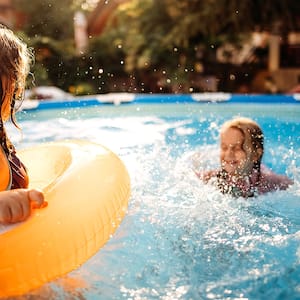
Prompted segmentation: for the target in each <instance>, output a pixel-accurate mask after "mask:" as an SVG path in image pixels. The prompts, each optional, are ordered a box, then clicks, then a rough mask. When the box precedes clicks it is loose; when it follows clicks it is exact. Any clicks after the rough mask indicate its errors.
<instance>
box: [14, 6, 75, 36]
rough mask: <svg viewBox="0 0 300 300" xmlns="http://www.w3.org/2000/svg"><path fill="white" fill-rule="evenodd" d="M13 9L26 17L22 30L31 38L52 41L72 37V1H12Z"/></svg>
mask: <svg viewBox="0 0 300 300" xmlns="http://www.w3.org/2000/svg"><path fill="white" fill-rule="evenodd" d="M13 2H14V5H15V7H16V8H17V9H18V10H20V11H22V12H23V13H24V14H25V15H26V20H27V21H26V22H25V24H24V26H25V27H24V29H23V30H25V32H26V34H27V35H28V36H31V37H36V36H47V37H52V38H53V39H65V38H72V37H73V16H74V8H73V6H72V3H73V0H60V1H57V0H47V1H40V0H30V1H28V0H13Z"/></svg>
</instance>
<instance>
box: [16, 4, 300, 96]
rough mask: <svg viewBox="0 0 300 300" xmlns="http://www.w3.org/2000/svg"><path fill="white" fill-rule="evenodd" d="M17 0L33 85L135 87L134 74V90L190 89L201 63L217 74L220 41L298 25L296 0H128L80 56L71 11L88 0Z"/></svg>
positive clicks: (91, 89)
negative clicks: (31, 56)
mask: <svg viewBox="0 0 300 300" xmlns="http://www.w3.org/2000/svg"><path fill="white" fill-rule="evenodd" d="M13 1H14V3H15V6H16V7H18V9H19V10H21V11H23V12H24V13H25V14H26V15H27V20H28V22H27V23H26V24H25V28H24V31H25V33H26V35H24V39H26V41H27V42H28V44H29V45H30V46H31V47H33V48H34V49H35V55H36V63H35V65H34V67H33V72H34V73H35V78H36V79H35V84H36V85H39V84H46V83H48V84H54V85H56V86H58V87H61V88H63V89H65V90H68V89H69V88H70V87H72V88H73V89H74V91H76V92H75V93H81V91H82V90H84V91H88V93H94V92H107V91H112V90H116V91H120V90H124V89H125V90H126V89H127V90H130V84H131V83H130V82H131V81H134V82H135V84H136V85H139V86H138V87H134V89H133V90H134V91H154V90H155V88H157V87H158V86H164V87H166V89H168V88H169V86H172V85H173V84H174V85H178V86H187V88H186V89H185V91H188V84H189V82H191V77H193V76H197V74H198V73H201V72H203V70H204V71H205V72H206V73H217V74H218V71H217V72H216V70H214V67H215V65H216V50H217V48H218V47H220V46H221V45H223V44H225V43H228V42H230V43H234V44H236V45H240V44H242V43H243V41H244V40H245V39H248V38H249V33H250V32H251V31H253V29H256V28H259V29H266V30H268V31H273V32H277V33H278V32H279V33H285V32H288V31H291V30H297V29H298V30H299V20H298V18H299V11H300V1H299V0H285V1H282V0H242V1H241V0H230V1H228V0H206V1H203V0H180V1H178V0H130V1H127V2H124V3H123V4H120V5H119V6H118V8H117V9H116V10H115V11H114V13H113V15H112V16H110V19H109V23H108V25H107V26H106V28H105V30H104V32H103V33H102V34H101V36H99V37H93V38H91V39H90V45H89V49H88V51H87V52H86V53H85V54H84V55H81V56H78V55H77V54H76V53H75V51H74V42H73V15H74V12H75V10H76V9H78V8H79V7H80V6H81V4H82V3H83V2H85V1H84V0H60V1H57V0H47V1H41V0H31V1H30V5H28V4H29V3H28V0H13ZM101 1H102V0H101ZM109 1H110V0H109ZM203 68H206V69H203ZM219 69H220V70H221V68H219ZM226 69H228V68H226ZM253 69H255V68H253ZM222 70H223V69H222ZM223 71H224V70H223ZM223 73H224V72H223ZM155 85H156V87H155ZM124 86H126V87H125V88H124ZM146 86H148V87H149V89H147V88H146ZM151 86H152V87H153V89H152V88H151ZM77 87H80V88H77ZM82 87H84V88H82Z"/></svg>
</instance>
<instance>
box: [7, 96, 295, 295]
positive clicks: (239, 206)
mask: <svg viewBox="0 0 300 300" xmlns="http://www.w3.org/2000/svg"><path fill="white" fill-rule="evenodd" d="M237 115H240V116H246V117H251V118H253V119H254V120H256V121H257V122H258V123H259V124H260V125H261V127H262V129H263V131H264V134H265V155H264V159H263V163H264V164H265V165H267V167H269V168H271V169H273V170H274V171H275V172H277V173H281V174H286V175H288V176H289V177H291V178H293V179H294V185H293V186H291V187H290V188H289V189H288V190H286V191H278V192H274V193H269V194H265V195H262V196H259V197H257V198H252V199H248V200H246V199H242V198H231V197H230V196H227V195H222V194H220V193H219V192H218V191H217V190H215V188H214V187H212V186H209V185H204V184H203V183H202V182H201V181H199V180H198V179H197V177H196V176H195V174H194V170H193V169H194V168H212V167H215V166H216V165H217V163H218V130H219V127H220V125H221V124H222V123H223V122H224V121H225V120H228V119H229V118H232V117H233V116H237ZM17 119H18V121H19V124H20V126H21V128H22V132H21V133H19V132H18V131H17V130H15V129H14V128H13V126H10V124H9V127H8V130H9V133H10V134H11V136H12V137H13V138H12V140H13V142H14V143H15V145H16V147H17V149H21V148H24V147H28V146H31V145H34V144H38V143H41V142H48V141H54V140H61V139H86V140H90V141H93V142H97V143H100V144H103V145H105V146H107V147H108V148H110V149H111V150H113V151H114V152H115V153H116V154H117V155H119V156H120V158H121V159H122V160H123V162H124V163H125V165H126V166H127V168H128V171H129V174H130V177H131V184H132V195H131V199H130V203H129V208H128V213H127V215H126V216H125V218H124V220H123V222H122V223H121V225H120V227H119V228H118V230H117V231H116V233H115V235H114V236H113V237H112V238H111V239H110V241H109V242H108V243H107V244H106V245H105V246H104V247H103V248H102V249H100V250H99V252H98V253H97V254H96V255H95V256H93V257H92V258H91V259H89V260H88V261H87V262H86V263H85V264H83V265H82V266H80V267H79V268H78V269H77V270H76V271H74V272H72V273H70V274H68V275H66V276H64V277H63V278H60V279H58V280H56V281H54V282H51V283H49V284H47V285H45V286H43V287H42V288H40V289H39V290H37V291H34V292H33V293H31V294H29V295H26V296H23V297H20V298H21V299H105V300H106V299H136V300H137V299H139V300H140V299H164V300H169V299H170V300H171V299H172V300H173V299H272V300H273V299H300V231H299V229H300V205H299V203H300V134H299V133H300V105H299V103H285V104H281V103H269V104H268V103H255V104H254V103H247V102H245V103H188V104H184V103H182V104H180V103H177V104H174V103H165V104H156V103H151V104H147V103H138V102H137V103H130V104H124V105H123V104H122V105H117V106H114V105H102V106H91V107H81V108H79V107H77V108H68V109H66V108H63V109H47V110H33V111H22V112H20V113H19V114H18V115H17ZM67 217H68V212H67V211H66V218H67ZM74 234H76V232H74Z"/></svg>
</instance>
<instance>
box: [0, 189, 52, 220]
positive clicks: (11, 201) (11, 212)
mask: <svg viewBox="0 0 300 300" xmlns="http://www.w3.org/2000/svg"><path fill="white" fill-rule="evenodd" d="M46 205H47V203H46V202H45V200H44V195H43V193H42V192H40V191H38V190H35V189H15V190H9V191H3V192H0V223H2V224H10V223H16V222H20V221H24V220H26V219H27V218H28V217H29V216H30V214H31V211H32V209H34V208H41V207H44V206H46Z"/></svg>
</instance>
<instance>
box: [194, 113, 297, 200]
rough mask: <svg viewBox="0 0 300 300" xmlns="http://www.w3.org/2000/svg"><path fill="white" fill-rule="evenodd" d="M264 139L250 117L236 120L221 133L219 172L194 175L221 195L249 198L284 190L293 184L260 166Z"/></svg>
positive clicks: (224, 126) (226, 123)
mask: <svg viewBox="0 0 300 300" xmlns="http://www.w3.org/2000/svg"><path fill="white" fill-rule="evenodd" d="M263 153H264V136H263V132H262V130H261V128H260V127H259V125H258V124H257V123H256V122H254V121H253V120H251V119H249V118H243V117H239V118H235V119H233V120H230V121H227V122H225V123H224V124H223V126H222V128H221V131H220V163H221V168H220V170H211V171H207V172H204V173H202V174H197V175H198V176H199V177H200V178H201V179H202V180H203V181H204V182H212V183H214V184H216V186H217V187H218V188H219V189H220V190H221V192H222V193H229V194H232V195H234V196H236V197H252V196H255V195H258V194H263V193H266V192H271V191H275V190H285V189H287V188H288V186H289V185H291V184H292V183H293V182H292V180H290V179H289V178H288V177H286V176H284V175H278V174H275V173H273V172H271V171H270V170H267V169H266V168H265V167H263V166H262V164H261V161H262V157H263Z"/></svg>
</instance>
